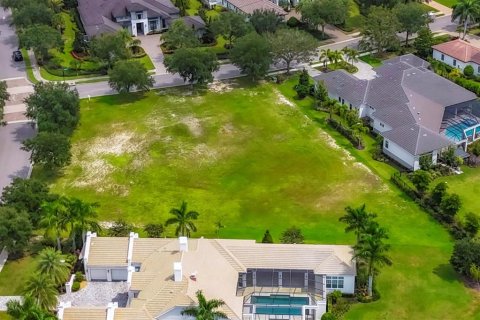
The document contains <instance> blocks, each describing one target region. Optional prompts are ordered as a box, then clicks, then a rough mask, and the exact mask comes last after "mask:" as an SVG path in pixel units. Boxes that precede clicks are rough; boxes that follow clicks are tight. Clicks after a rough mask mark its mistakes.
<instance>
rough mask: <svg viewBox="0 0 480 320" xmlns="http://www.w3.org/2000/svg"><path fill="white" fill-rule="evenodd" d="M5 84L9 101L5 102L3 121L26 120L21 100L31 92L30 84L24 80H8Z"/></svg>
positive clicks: (24, 107)
mask: <svg viewBox="0 0 480 320" xmlns="http://www.w3.org/2000/svg"><path fill="white" fill-rule="evenodd" d="M6 82H7V91H8V93H9V94H10V99H8V101H6V104H5V108H4V115H5V117H4V119H5V121H6V122H12V121H22V120H27V118H26V117H25V114H24V113H25V111H26V106H25V103H24V102H23V100H24V99H25V98H26V97H28V96H29V95H30V94H31V93H32V92H33V86H32V84H31V83H30V82H29V81H27V79H25V78H14V79H8V80H6Z"/></svg>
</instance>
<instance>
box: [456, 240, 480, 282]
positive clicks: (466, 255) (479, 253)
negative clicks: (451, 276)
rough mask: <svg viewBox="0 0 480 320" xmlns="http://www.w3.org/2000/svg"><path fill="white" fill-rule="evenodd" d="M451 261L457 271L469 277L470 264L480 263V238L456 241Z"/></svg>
mask: <svg viewBox="0 0 480 320" xmlns="http://www.w3.org/2000/svg"><path fill="white" fill-rule="evenodd" d="M450 263H451V264H452V266H453V268H454V269H455V271H457V272H458V273H460V274H462V275H464V276H467V277H468V276H469V275H470V272H469V271H470V266H471V265H472V264H475V265H477V266H478V265H480V239H468V238H465V239H461V240H458V241H457V242H455V246H454V248H453V254H452V257H451V258H450Z"/></svg>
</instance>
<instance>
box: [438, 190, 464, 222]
mask: <svg viewBox="0 0 480 320" xmlns="http://www.w3.org/2000/svg"><path fill="white" fill-rule="evenodd" d="M461 206H462V202H461V200H460V197H459V196H458V194H455V193H452V194H449V195H446V196H444V197H443V199H442V202H441V203H440V209H441V210H442V217H443V219H444V220H445V221H446V222H452V221H453V217H454V216H455V215H456V214H457V212H458V210H460V207H461Z"/></svg>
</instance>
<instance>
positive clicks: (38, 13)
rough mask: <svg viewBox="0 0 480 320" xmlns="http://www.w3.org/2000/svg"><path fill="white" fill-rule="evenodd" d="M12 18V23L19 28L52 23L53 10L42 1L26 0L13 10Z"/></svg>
mask: <svg viewBox="0 0 480 320" xmlns="http://www.w3.org/2000/svg"><path fill="white" fill-rule="evenodd" d="M18 2H22V1H18ZM12 18H13V24H14V25H15V26H16V27H17V28H19V29H21V28H26V27H29V26H32V25H35V24H39V25H50V24H51V23H52V18H53V10H52V9H50V8H49V7H48V6H46V5H45V4H44V3H42V1H26V2H25V4H24V5H22V6H21V7H19V8H17V9H14V10H13V13H12Z"/></svg>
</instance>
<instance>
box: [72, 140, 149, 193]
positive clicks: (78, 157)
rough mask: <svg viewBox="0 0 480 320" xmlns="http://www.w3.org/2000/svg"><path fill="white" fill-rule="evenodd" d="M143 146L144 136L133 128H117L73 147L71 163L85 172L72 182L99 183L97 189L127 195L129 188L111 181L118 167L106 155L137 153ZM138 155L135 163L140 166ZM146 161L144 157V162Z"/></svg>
mask: <svg viewBox="0 0 480 320" xmlns="http://www.w3.org/2000/svg"><path fill="white" fill-rule="evenodd" d="M143 146H144V138H143V137H139V136H136V135H135V134H134V133H133V132H128V131H123V132H117V133H114V134H112V135H110V136H107V137H100V138H97V139H95V140H94V141H93V142H91V143H88V145H85V144H79V145H78V147H77V148H76V149H75V150H74V151H73V155H72V164H73V165H77V166H79V167H81V168H82V175H80V176H79V177H78V179H76V180H75V181H74V182H73V185H74V186H76V187H87V186H93V187H96V190H97V191H99V192H103V191H106V190H109V191H112V192H114V193H115V194H116V195H118V196H126V195H127V194H128V188H127V187H126V186H122V185H118V184H115V183H113V182H112V181H110V179H109V175H110V174H111V173H113V172H114V171H115V170H117V168H116V167H115V166H113V165H112V164H110V163H108V162H107V160H106V159H105V158H104V156H108V155H111V156H112V155H113V156H121V155H125V154H137V153H139V151H140V150H142V147H143ZM138 161H140V160H139V159H135V161H134V163H135V166H136V167H141V164H140V163H139V162H138ZM144 161H146V159H145V160H143V161H141V162H142V163H143V162H144Z"/></svg>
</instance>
